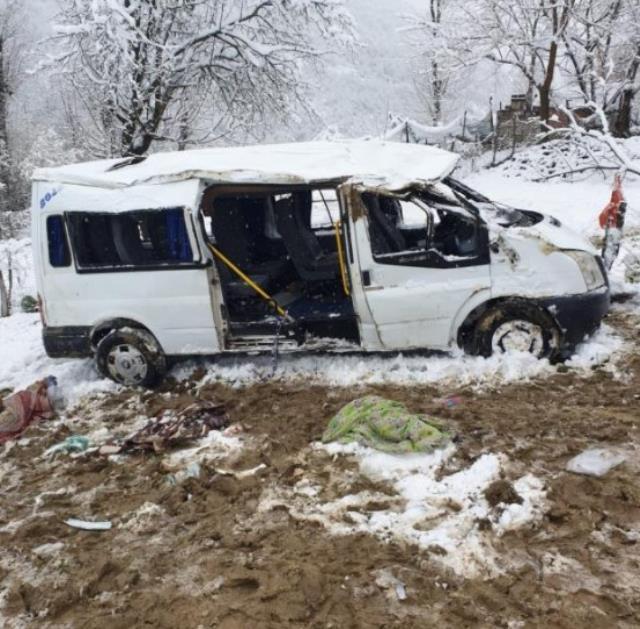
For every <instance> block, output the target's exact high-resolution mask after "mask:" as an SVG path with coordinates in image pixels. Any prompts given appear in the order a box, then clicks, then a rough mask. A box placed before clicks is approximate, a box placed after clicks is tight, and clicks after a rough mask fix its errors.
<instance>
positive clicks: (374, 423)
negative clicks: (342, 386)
mask: <svg viewBox="0 0 640 629" xmlns="http://www.w3.org/2000/svg"><path fill="white" fill-rule="evenodd" d="M451 438H452V435H451V433H450V432H449V431H447V430H446V429H445V427H444V426H443V424H442V423H441V422H439V421H436V420H434V419H433V418H431V417H426V416H425V415H416V414H414V413H411V412H409V411H408V410H407V408H406V406H404V404H401V403H400V402H394V401H392V400H386V399H384V398H381V397H378V396H375V395H369V396H366V397H363V398H360V399H357V400H354V401H353V402H350V403H349V404H347V405H346V406H345V407H344V408H343V409H342V410H341V411H340V412H339V413H338V414H337V415H336V416H335V417H334V418H333V419H332V420H331V421H330V422H329V425H328V427H327V429H326V430H325V432H324V434H323V435H322V441H323V443H328V442H330V441H338V442H340V443H351V442H355V443H359V444H361V445H365V446H369V447H371V448H375V449H376V450H381V451H383V452H394V453H405V452H427V451H430V450H433V449H435V448H439V447H442V446H444V445H445V444H446V443H448V442H449V441H451Z"/></svg>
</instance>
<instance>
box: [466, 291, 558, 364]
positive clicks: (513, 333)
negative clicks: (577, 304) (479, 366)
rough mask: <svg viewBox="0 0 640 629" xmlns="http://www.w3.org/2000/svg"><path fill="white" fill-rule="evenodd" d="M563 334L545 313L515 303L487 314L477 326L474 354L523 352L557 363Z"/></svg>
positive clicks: (506, 304) (473, 344)
mask: <svg viewBox="0 0 640 629" xmlns="http://www.w3.org/2000/svg"><path fill="white" fill-rule="evenodd" d="M559 346H560V330H559V329H558V326H557V325H556V322H555V321H554V319H553V317H552V316H551V315H550V314H549V313H547V312H546V311H545V310H543V309H541V308H539V307H538V306H536V305H534V304H531V303H529V302H526V301H519V300H512V301H508V302H504V303H502V304H500V305H498V306H495V307H493V308H491V309H490V310H488V311H487V312H485V313H484V314H483V315H482V317H481V318H480V319H479V321H478V322H477V323H476V326H475V329H474V333H473V337H472V343H471V349H472V353H474V354H478V355H480V356H485V357H489V356H492V355H493V354H497V353H506V352H508V351H523V352H529V353H531V354H533V355H534V356H535V357H536V358H548V359H549V360H555V359H556V358H557V357H558V355H559Z"/></svg>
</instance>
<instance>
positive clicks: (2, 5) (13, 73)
mask: <svg viewBox="0 0 640 629" xmlns="http://www.w3.org/2000/svg"><path fill="white" fill-rule="evenodd" d="M21 13H22V7H21V5H20V3H19V2H18V0H0V188H1V190H0V212H3V211H7V210H15V209H18V206H19V203H18V198H17V197H18V193H17V190H16V186H15V185H14V184H15V182H14V174H15V173H14V160H13V158H12V155H11V150H10V138H9V120H8V119H9V103H10V100H11V98H12V96H13V93H14V84H15V81H16V79H17V75H18V72H19V70H20V64H21V56H22V55H21V42H20V41H19V39H18V35H19V31H20V16H21ZM20 209H21V208H20Z"/></svg>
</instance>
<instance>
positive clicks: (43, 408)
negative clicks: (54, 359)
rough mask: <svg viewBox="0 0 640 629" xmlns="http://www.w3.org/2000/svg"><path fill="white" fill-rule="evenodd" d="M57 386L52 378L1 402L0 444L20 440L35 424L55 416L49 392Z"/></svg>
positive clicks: (40, 381)
mask: <svg viewBox="0 0 640 629" xmlns="http://www.w3.org/2000/svg"><path fill="white" fill-rule="evenodd" d="M55 385H56V379H55V378H54V377H53V376H50V377H49V378H46V379H44V380H39V381H38V382H36V383H35V384H33V385H31V386H30V387H29V388H28V389H26V390H25V391H18V392H17V393H14V394H13V395H10V396H9V397H7V398H5V399H4V400H2V402H0V444H2V443H5V442H6V441H9V440H11V439H19V438H20V437H21V436H22V434H23V433H24V432H25V430H27V428H28V427H29V426H30V425H31V424H33V423H34V422H38V421H40V420H43V419H51V418H52V417H53V416H54V410H53V404H52V402H51V399H50V396H49V391H50V389H52V388H53V387H55Z"/></svg>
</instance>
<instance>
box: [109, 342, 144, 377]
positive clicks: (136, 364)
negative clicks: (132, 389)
mask: <svg viewBox="0 0 640 629" xmlns="http://www.w3.org/2000/svg"><path fill="white" fill-rule="evenodd" d="M107 369H108V370H109V375H110V376H111V377H112V378H113V379H114V380H116V381H118V382H121V383H122V384H140V383H141V382H142V381H143V380H144V379H145V378H146V376H147V373H148V371H149V365H148V364H147V360H146V358H145V357H144V355H143V354H142V352H141V351H140V350H139V349H138V348H137V347H135V346H134V345H129V344H127V343H123V344H121V345H116V346H115V347H114V348H112V350H111V351H110V352H109V355H108V356H107Z"/></svg>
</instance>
